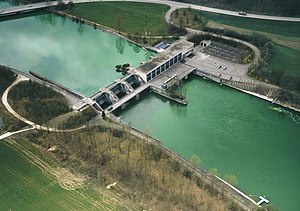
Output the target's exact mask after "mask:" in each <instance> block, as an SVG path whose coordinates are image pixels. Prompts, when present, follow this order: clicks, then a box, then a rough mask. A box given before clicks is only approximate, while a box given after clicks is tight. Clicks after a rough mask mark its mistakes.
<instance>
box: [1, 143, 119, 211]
mask: <svg viewBox="0 0 300 211" xmlns="http://www.w3.org/2000/svg"><path fill="white" fill-rule="evenodd" d="M23 144H24V143H23ZM28 147H29V148H31V147H33V146H31V147H30V146H29V145H28V143H27V146H26V148H28ZM45 159H46V158H44V160H45ZM0 160H1V163H0V186H1V189H0V210H121V209H122V208H121V207H119V206H115V205H113V204H111V203H108V200H104V199H103V198H102V196H101V195H100V194H99V193H97V192H96V191H95V190H94V189H92V188H89V187H88V186H87V185H86V186H85V187H79V188H77V189H75V190H65V189H63V188H62V187H61V186H60V185H59V184H58V183H57V181H56V179H54V178H53V177H50V176H48V175H47V174H45V172H43V171H42V170H41V169H40V168H38V167H37V166H36V165H34V164H33V163H32V158H29V157H28V155H25V154H24V153H23V152H21V151H19V150H16V149H15V147H14V148H13V147H12V146H11V144H7V143H5V142H0Z"/></svg>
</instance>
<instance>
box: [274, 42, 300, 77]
mask: <svg viewBox="0 0 300 211" xmlns="http://www.w3.org/2000/svg"><path fill="white" fill-rule="evenodd" d="M268 67H269V68H271V69H274V70H282V71H284V72H285V73H286V74H288V75H291V76H300V69H299V67H300V51H297V50H294V49H291V48H287V47H285V46H281V45H277V44H274V47H273V54H272V58H271V60H270V61H269V63H268Z"/></svg>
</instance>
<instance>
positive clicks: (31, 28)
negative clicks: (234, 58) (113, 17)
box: [0, 14, 300, 210]
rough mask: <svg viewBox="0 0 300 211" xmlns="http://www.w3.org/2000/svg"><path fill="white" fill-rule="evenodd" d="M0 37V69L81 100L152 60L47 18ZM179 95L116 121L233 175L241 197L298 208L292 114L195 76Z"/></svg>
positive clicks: (21, 22) (18, 23) (145, 104)
mask: <svg viewBox="0 0 300 211" xmlns="http://www.w3.org/2000/svg"><path fill="white" fill-rule="evenodd" d="M0 32H1V37H0V45H1V50H0V63H1V64H4V65H8V66H11V67H13V68H16V69H19V70H22V71H26V72H28V71H29V70H33V71H35V72H37V73H39V74H41V75H43V76H45V77H47V78H49V79H51V80H54V81H56V82H58V83H59V84H62V85H64V86H66V87H70V88H71V89H74V90H76V91H78V92H80V93H82V94H84V95H86V96H90V95H92V94H93V93H95V92H96V91H97V90H98V89H99V88H100V87H104V86H106V85H108V84H109V83H110V82H112V81H113V80H114V79H116V78H118V77H119V76H120V74H119V73H116V72H115V69H114V67H115V65H117V64H124V63H130V64H131V65H132V66H135V67H136V66H138V65H139V64H140V62H141V61H146V60H147V59H148V58H149V57H150V56H151V55H152V53H151V52H149V51H144V50H142V49H141V48H140V47H138V46H136V45H134V44H131V43H128V42H127V41H125V40H123V39H121V38H118V37H116V36H114V35H112V34H109V33H105V32H101V31H99V30H94V29H92V27H88V26H85V25H79V24H77V23H73V22H71V21H70V20H68V19H62V18H60V17H58V16H55V15H52V14H44V15H37V16H33V17H27V18H22V19H14V20H9V21H5V22H0ZM29 52H30V53H29ZM184 89H185V92H186V96H187V98H188V99H189V104H188V106H181V105H178V104H176V103H173V102H170V101H168V100H166V99H164V98H161V97H157V96H154V95H153V94H152V93H147V94H145V95H143V96H142V98H141V100H140V101H138V103H134V104H132V105H130V106H129V107H128V108H127V109H126V110H124V111H122V112H120V113H118V116H120V118H121V119H122V120H124V121H126V122H130V124H132V125H133V126H134V127H135V128H137V129H139V130H141V131H144V132H145V133H147V134H150V135H151V136H153V137H155V138H157V139H159V140H160V141H161V142H162V143H163V144H164V145H166V146H167V147H168V148H170V149H172V150H173V151H175V152H177V153H178V154H180V155H182V156H183V157H185V158H187V159H189V158H190V157H191V156H192V155H193V154H196V155H198V156H199V157H200V158H201V159H202V161H203V167H204V168H205V169H210V168H213V167H216V168H217V169H218V172H219V174H220V175H221V176H222V175H224V174H225V173H233V174H234V175H236V176H237V178H238V185H237V187H238V188H240V189H241V190H243V191H244V192H246V193H247V194H249V195H252V196H258V195H265V196H266V197H267V198H268V199H269V200H270V201H271V202H272V203H273V204H274V205H275V206H276V207H279V208H280V209H282V210H295V209H297V207H298V206H297V200H298V198H297V197H298V196H299V195H300V190H299V188H298V187H299V186H300V181H299V178H298V176H297V175H299V174H300V168H299V164H298V161H299V159H300V155H299V153H298V149H299V148H300V141H299V137H300V136H299V135H300V132H299V131H300V125H299V124H297V121H295V120H296V118H297V113H294V112H292V111H289V110H287V109H282V108H280V109H275V110H274V109H272V108H277V106H274V105H272V104H270V103H268V102H265V101H263V100H260V99H258V98H255V97H253V96H249V95H246V94H243V93H240V92H238V91H236V90H232V89H230V88H227V87H224V86H220V85H218V84H216V83H212V82H210V81H207V80H203V79H200V78H199V77H196V76H193V77H191V78H190V79H189V80H188V81H186V82H185V84H184ZM145 114H146V115H147V116H146V117H145ZM298 115H299V114H298Z"/></svg>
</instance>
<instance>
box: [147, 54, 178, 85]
mask: <svg viewBox="0 0 300 211" xmlns="http://www.w3.org/2000/svg"><path fill="white" fill-rule="evenodd" d="M181 60H182V53H179V54H177V55H176V56H174V57H173V58H171V59H169V60H168V61H166V62H165V63H164V64H162V65H160V66H159V67H157V68H155V69H153V70H151V71H149V72H148V73H147V82H148V81H151V80H152V79H154V78H155V77H157V76H158V75H159V74H161V73H162V72H164V71H166V70H167V69H169V68H170V67H172V66H173V65H174V64H176V63H178V62H180V61H181Z"/></svg>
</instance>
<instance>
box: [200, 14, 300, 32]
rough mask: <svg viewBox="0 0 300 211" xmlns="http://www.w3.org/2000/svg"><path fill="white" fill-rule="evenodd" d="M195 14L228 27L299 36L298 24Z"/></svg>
mask: <svg viewBox="0 0 300 211" xmlns="http://www.w3.org/2000/svg"><path fill="white" fill-rule="evenodd" d="M197 13H198V14H199V15H200V16H201V17H204V18H205V19H207V20H211V21H214V22H217V23H221V24H225V25H229V26H234V27H238V28H244V29H248V30H252V31H259V32H267V33H273V34H280V35H285V36H292V37H298V36H300V23H299V22H287V21H273V20H260V19H254V18H245V17H236V16H230V15H223V14H215V13H209V12H203V11H197Z"/></svg>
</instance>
